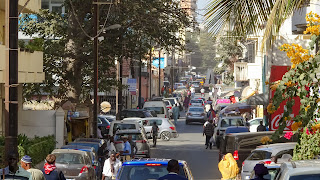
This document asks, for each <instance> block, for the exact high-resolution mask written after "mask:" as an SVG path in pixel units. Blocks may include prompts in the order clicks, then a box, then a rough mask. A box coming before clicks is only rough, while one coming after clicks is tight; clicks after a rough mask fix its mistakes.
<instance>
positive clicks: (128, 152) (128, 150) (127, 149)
mask: <svg viewBox="0 0 320 180" xmlns="http://www.w3.org/2000/svg"><path fill="white" fill-rule="evenodd" d="M122 139H123V143H124V147H123V151H121V152H120V153H121V154H122V155H123V156H124V157H123V158H124V159H123V161H130V160H131V157H130V156H131V145H130V143H129V141H128V137H127V136H123V137H122Z"/></svg>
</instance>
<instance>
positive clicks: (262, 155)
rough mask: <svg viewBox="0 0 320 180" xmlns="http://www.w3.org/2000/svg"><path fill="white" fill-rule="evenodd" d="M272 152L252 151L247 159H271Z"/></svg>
mask: <svg viewBox="0 0 320 180" xmlns="http://www.w3.org/2000/svg"><path fill="white" fill-rule="evenodd" d="M270 158H271V152H268V151H252V153H251V154H250V155H249V156H248V158H247V160H252V161H258V160H264V159H270Z"/></svg>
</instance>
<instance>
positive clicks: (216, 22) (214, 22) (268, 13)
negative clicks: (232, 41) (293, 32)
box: [205, 0, 309, 39]
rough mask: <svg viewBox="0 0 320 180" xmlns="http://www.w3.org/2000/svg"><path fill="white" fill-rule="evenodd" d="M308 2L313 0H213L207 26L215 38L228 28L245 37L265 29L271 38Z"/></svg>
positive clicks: (208, 6) (209, 9)
mask: <svg viewBox="0 0 320 180" xmlns="http://www.w3.org/2000/svg"><path fill="white" fill-rule="evenodd" d="M306 2H309V0H211V2H209V3H208V5H207V10H206V14H205V18H206V25H207V28H208V30H209V32H210V33H211V34H212V35H213V36H216V35H219V34H221V33H223V31H224V30H226V29H228V30H229V31H231V32H233V33H234V34H236V35H237V36H242V37H245V36H246V35H248V34H256V33H257V32H258V31H259V30H260V28H261V27H264V28H265V35H264V36H265V37H264V39H267V38H268V37H269V36H270V33H271V32H278V31H279V29H280V27H281V25H282V23H283V22H284V21H285V20H286V19H287V18H288V17H289V16H290V15H291V14H292V13H293V12H294V11H295V10H297V9H299V8H300V7H301V5H303V4H304V3H306Z"/></svg>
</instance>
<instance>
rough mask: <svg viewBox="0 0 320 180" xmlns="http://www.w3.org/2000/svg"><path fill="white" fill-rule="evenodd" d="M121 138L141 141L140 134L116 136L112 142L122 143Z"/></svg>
mask: <svg viewBox="0 0 320 180" xmlns="http://www.w3.org/2000/svg"><path fill="white" fill-rule="evenodd" d="M123 136H126V137H128V136H131V137H132V140H134V141H136V140H143V138H142V135H141V134H118V135H116V136H115V138H114V140H115V141H122V137H123Z"/></svg>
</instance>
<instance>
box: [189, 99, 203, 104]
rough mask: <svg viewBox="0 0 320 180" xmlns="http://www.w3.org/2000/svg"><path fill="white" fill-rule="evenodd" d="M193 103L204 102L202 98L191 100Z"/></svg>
mask: <svg viewBox="0 0 320 180" xmlns="http://www.w3.org/2000/svg"><path fill="white" fill-rule="evenodd" d="M191 103H202V100H200V99H199V100H191Z"/></svg>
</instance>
